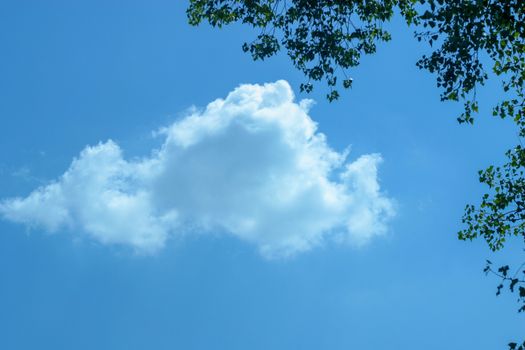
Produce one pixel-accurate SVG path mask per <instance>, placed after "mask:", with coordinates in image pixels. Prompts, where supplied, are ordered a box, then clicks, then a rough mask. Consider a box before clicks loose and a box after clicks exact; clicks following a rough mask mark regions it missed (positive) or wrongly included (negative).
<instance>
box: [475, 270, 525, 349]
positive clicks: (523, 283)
mask: <svg viewBox="0 0 525 350" xmlns="http://www.w3.org/2000/svg"><path fill="white" fill-rule="evenodd" d="M524 267H525V263H523V264H521V266H520V267H519V268H518V269H517V270H516V272H515V273H514V274H513V275H511V274H510V273H509V270H510V267H509V266H508V265H505V266H501V267H499V268H498V269H497V270H495V269H494V268H493V267H492V262H491V261H490V260H487V265H486V266H485V269H484V270H483V271H484V272H485V274H489V273H492V274H494V275H496V276H498V277H499V278H500V279H501V282H500V284H499V285H498V287H497V291H496V295H500V294H501V290H502V289H503V288H504V287H505V285H507V286H508V289H509V290H510V292H511V293H514V292H517V293H518V302H519V303H520V304H521V307H520V308H519V309H518V312H525V279H524V277H525V268H524ZM520 275H521V278H520V277H519V276H520ZM509 349H510V350H525V341H524V342H523V343H521V344H518V343H515V342H511V343H509Z"/></svg>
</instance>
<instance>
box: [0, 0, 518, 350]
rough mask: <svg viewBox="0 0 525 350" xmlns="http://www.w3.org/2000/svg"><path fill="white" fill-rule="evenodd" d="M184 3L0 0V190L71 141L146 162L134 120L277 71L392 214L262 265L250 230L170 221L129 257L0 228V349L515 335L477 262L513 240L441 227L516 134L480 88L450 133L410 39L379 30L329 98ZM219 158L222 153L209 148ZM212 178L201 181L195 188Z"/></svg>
mask: <svg viewBox="0 0 525 350" xmlns="http://www.w3.org/2000/svg"><path fill="white" fill-rule="evenodd" d="M185 8H186V2H185V1H150V2H145V1H126V3H125V4H124V3H122V2H117V1H84V2H81V1H45V2H44V1H9V0H4V1H1V2H0V47H1V55H0V77H1V78H0V96H1V98H0V118H1V128H0V198H1V199H4V200H8V199H9V198H13V197H27V196H28V195H29V194H30V193H32V191H34V190H35V189H37V188H38V187H39V186H45V185H48V184H50V183H52V182H53V181H55V180H57V179H59V178H60V176H61V175H62V174H63V173H64V172H65V171H66V170H67V169H68V168H69V167H70V164H71V162H72V160H73V159H74V158H75V157H77V158H78V157H79V154H80V152H81V151H82V150H83V149H84V148H85V147H86V146H88V145H91V146H95V145H97V144H98V143H99V142H106V141H107V140H108V139H111V140H113V141H114V142H115V143H116V144H118V146H119V147H120V149H122V151H123V154H124V156H123V157H124V158H125V159H126V160H132V159H139V158H140V157H151V151H152V150H153V149H158V148H159V147H160V146H161V144H162V143H163V142H164V141H163V137H165V136H162V135H161V136H157V137H153V136H152V132H153V131H156V130H159V129H160V128H162V127H168V126H170V125H172V123H174V122H175V121H180V120H184V118H185V117H186V116H187V115H188V114H189V113H190V112H188V109H189V108H191V107H192V106H196V107H197V108H201V110H202V108H205V107H206V105H207V104H208V103H210V102H212V101H213V100H215V99H217V98H225V97H226V96H227V95H228V94H229V93H230V92H231V91H233V90H234V89H235V88H236V87H238V86H239V85H240V84H263V83H273V82H275V81H277V80H280V79H284V80H286V81H288V83H289V85H290V86H291V88H292V89H293V90H294V91H295V94H296V101H297V103H298V102H299V101H300V100H301V99H303V98H311V99H313V100H315V101H316V104H314V105H313V106H312V107H311V109H310V111H309V112H308V114H309V116H310V117H311V118H312V119H313V120H314V121H315V122H316V123H317V124H318V132H321V133H323V134H325V136H326V140H327V141H326V142H327V146H326V147H330V148H331V149H333V150H335V151H337V152H339V153H341V152H343V151H344V150H345V149H346V148H347V147H348V146H351V151H350V154H349V155H348V162H350V163H352V162H355V161H356V160H357V159H358V158H359V157H360V156H362V155H367V154H375V153H378V154H381V157H382V159H383V163H381V164H380V165H379V169H378V174H377V178H375V177H374V178H372V180H371V181H372V183H375V181H376V180H377V181H378V183H379V184H380V187H381V191H380V194H379V196H380V197H381V198H388V201H391V203H395V216H394V217H393V218H391V219H389V220H386V221H385V222H386V231H385V232H384V233H383V234H380V235H375V234H374V235H373V237H371V239H368V240H367V242H366V244H363V245H359V246H358V245H356V244H355V242H354V241H351V242H350V244H349V243H348V242H346V243H345V242H342V243H337V242H335V241H334V240H331V239H326V240H325V241H323V243H322V244H314V245H313V246H312V247H310V248H311V249H308V251H305V252H299V253H295V252H294V254H292V256H290V257H287V258H283V257H277V258H273V259H269V257H268V256H267V255H264V254H261V250H260V248H261V244H265V242H266V241H265V240H266V238H264V237H266V236H264V235H265V234H266V233H265V232H267V231H268V232H270V231H271V230H270V229H268V230H266V231H264V232H262V231H261V232H258V233H257V234H258V235H262V236H257V238H256V239H255V240H254V241H252V242H248V241H247V240H246V239H239V238H238V237H239V235H240V234H241V233H242V232H241V233H238V234H237V235H235V234H231V232H230V233H229V232H228V230H226V229H222V230H219V229H217V230H214V229H213V228H212V229H210V228H208V229H206V230H204V229H202V230H201V229H199V228H198V227H197V228H193V229H188V227H186V226H185V227H184V228H180V230H184V231H185V233H184V235H179V234H178V233H177V229H179V228H175V229H174V230H173V231H175V232H174V233H173V232H172V233H170V237H171V238H170V239H167V241H166V242H165V244H164V245H163V246H162V247H160V248H159V249H154V251H153V252H151V251H148V252H147V253H144V252H143V251H140V250H137V249H136V248H137V247H136V245H135V246H133V245H131V246H130V245H129V244H105V243H103V240H102V239H100V237H99V238H98V239H97V238H96V237H91V236H89V235H88V234H86V233H85V232H81V231H82V230H80V229H79V228H78V226H74V225H73V226H72V227H69V228H68V227H66V228H61V229H59V230H58V231H57V232H55V233H54V234H50V233H49V232H48V230H46V227H45V225H44V227H42V226H39V225H36V226H35V225H33V227H31V225H24V224H20V223H14V222H12V221H11V220H7V219H6V220H2V221H0V348H1V349H159V350H160V349H381V348H389V349H421V348H423V349H429V350H430V349H451V350H452V349H465V348H467V349H503V348H505V344H506V343H507V342H509V341H511V340H519V339H520V336H521V335H522V334H523V327H524V326H525V323H524V321H523V318H522V317H520V316H519V315H518V314H517V312H516V310H517V306H518V305H517V304H516V301H515V296H513V295H510V294H507V293H504V294H503V295H502V296H500V297H496V296H495V287H496V285H497V280H496V279H495V278H493V277H490V276H489V277H485V276H484V275H483V273H482V268H483V266H484V262H485V259H486V258H490V259H491V260H493V261H494V263H498V262H501V263H508V262H513V261H516V259H519V256H520V252H519V249H518V247H519V244H515V245H514V247H513V246H512V245H509V247H508V248H506V249H505V250H504V252H503V253H499V254H491V253H490V252H489V250H488V248H487V247H486V246H485V244H484V243H483V242H481V241H479V242H472V243H469V242H460V241H458V240H457V237H456V232H457V231H458V230H459V229H460V228H461V225H460V219H461V215H462V211H463V207H464V205H465V204H466V203H470V202H475V201H476V200H477V199H478V198H479V197H480V194H481V193H483V190H484V188H482V187H481V185H479V184H478V182H477V170H479V169H481V168H484V167H486V166H488V165H490V164H491V163H495V162H498V161H500V162H501V161H503V157H502V155H503V153H504V151H505V150H506V149H507V148H509V147H511V146H513V145H514V144H515V143H516V142H517V141H518V139H517V136H516V133H515V131H514V129H513V128H512V125H511V123H509V122H507V121H501V120H496V119H494V118H492V117H490V116H489V114H490V112H489V111H488V107H489V106H490V105H491V103H492V102H493V101H496V100H497V98H498V94H499V92H498V89H497V87H498V86H497V84H496V83H489V84H488V86H487V87H486V88H485V89H483V90H482V91H479V92H478V96H479V99H480V102H481V110H482V115H481V116H480V117H479V118H478V120H477V122H476V125H474V126H460V125H458V124H457V122H456V120H455V117H456V115H457V114H459V112H460V108H461V106H460V105H459V104H458V105H455V104H452V103H446V104H445V103H441V102H439V97H438V94H439V91H438V90H437V89H436V87H435V82H434V77H432V76H431V75H429V74H428V73H426V72H422V71H419V70H418V69H417V68H416V67H415V62H416V60H417V58H418V57H419V56H420V55H421V54H423V53H424V52H425V50H426V47H424V46H423V45H421V44H418V43H417V42H416V41H415V40H413V39H412V35H411V30H408V29H406V28H405V26H404V24H403V23H397V22H394V23H393V24H392V26H391V30H392V32H393V40H392V42H390V43H388V44H384V45H380V46H379V50H378V53H377V54H376V55H373V56H370V57H366V58H364V59H363V62H362V65H361V66H360V67H359V68H358V69H356V70H354V71H351V72H349V74H350V75H351V76H352V77H353V78H354V88H353V89H352V90H351V91H348V92H345V93H343V94H342V98H341V99H340V101H338V102H335V103H331V104H330V103H328V102H327V101H326V100H325V98H324V95H325V93H326V91H325V90H324V87H323V86H322V85H319V86H317V89H316V90H315V91H314V93H312V94H310V95H308V96H305V95H302V94H300V93H299V92H298V87H299V84H300V83H301V82H303V80H302V79H303V77H302V76H301V74H300V73H298V72H297V71H296V70H295V69H294V68H293V67H292V66H291V64H290V63H289V61H288V59H287V57H286V56H285V55H281V56H278V57H275V58H272V59H269V60H267V61H265V62H262V63H261V62H253V61H252V60H251V58H250V57H249V56H248V55H246V54H244V53H242V51H241V44H242V43H243V42H244V41H245V40H250V38H252V37H253V33H252V32H250V30H249V29H248V28H246V27H240V26H232V27H228V28H223V29H221V30H217V29H212V28H209V27H208V26H201V27H197V28H193V27H190V26H189V25H187V23H186V17H185ZM279 130H280V129H279ZM239 139H240V140H245V142H247V143H248V144H249V143H250V141H249V140H248V141H246V139H243V138H239ZM234 140H237V139H234ZM268 142H269V143H268V144H269V145H273V144H272V143H271V142H273V141H271V140H270V141H268ZM248 144H246V145H245V144H243V143H242V142H240V141H239V142H238V144H237V143H235V144H234V145H233V147H234V148H235V149H241V150H242V149H246V150H247V151H246V152H247V155H245V157H244V158H243V159H245V160H246V159H248V160H250V159H251V160H254V161H253V162H247V164H241V165H239V169H243V170H246V171H248V172H249V171H250V169H251V167H256V166H257V165H256V164H258V162H259V158H257V157H258V156H257V155H251V154H250V153H249V152H250V151H251V150H252V148H250V147H251V146H249V145H248ZM262 145H265V144H264V143H263V144H262ZM252 146H253V145H252ZM263 149H264V148H263ZM279 154H280V153H279V152H276V154H275V157H276V158H275V159H279ZM272 155H273V154H272V153H271V154H270V157H269V160H267V161H268V162H269V163H268V164H272V160H273V158H272ZM221 157H228V154H223V155H222V154H221V153H220V152H217V153H216V154H215V158H214V159H216V160H217V161H218V162H219V163H220V160H221V159H222V158H221ZM250 157H251V158H250ZM140 159H144V158H140ZM189 159H191V157H190V158H189ZM276 161H277V160H276ZM177 166H185V164H184V163H179V164H178V165H177ZM212 169H213V168H212ZM254 169H258V168H254ZM189 176H190V177H191V174H190V175H189ZM213 176H214V174H211V173H210V174H209V179H210V180H209V181H210V184H206V183H205V181H206V180H202V179H200V180H199V181H204V183H202V184H203V186H211V187H210V188H211V190H210V191H211V193H215V192H213V188H214V186H215V185H214V182H213V181H214V180H213ZM232 176H234V174H232ZM334 176H335V175H334ZM334 179H335V177H334V178H330V179H329V180H330V181H337V180H334ZM81 185H82V184H78V186H80V187H81ZM217 186H222V184H218V185H217ZM221 188H222V187H221ZM163 190H164V189H161V191H163ZM230 190H231V194H232V196H233V195H234V194H235V193H236V191H235V188H230ZM166 191H167V192H168V193H169V191H170V189H169V188H167V189H166ZM239 191H240V193H242V189H239ZM348 191H350V192H351V190H348ZM94 194H95V195H96V192H95V193H94ZM221 194H222V195H223V196H224V197H223V198H224V201H225V202H228V198H229V197H228V196H229V193H226V192H224V193H223V192H221ZM240 198H244V197H242V196H241V197H240ZM244 199H246V198H244ZM4 203H6V202H5V201H4ZM95 203H96V201H95ZM217 203H219V204H221V203H222V202H221V201H220V200H218V201H217ZM84 204H85V207H86V208H90V206H91V205H93V203H92V202H90V201H89V200H86V202H85V203H84ZM183 204H184V203H182V204H180V203H179V205H183ZM314 204H315V203H314ZM250 205H252V204H251V203H248V202H247V203H246V205H245V206H248V207H249V206H250ZM240 206H241V207H243V206H244V203H242V202H241V203H240ZM270 206H271V205H270ZM228 208H231V206H227V205H226V209H228ZM312 208H314V209H316V208H317V207H315V206H312ZM323 208H324V207H323ZM44 209H45V208H44ZM48 209H49V210H50V211H53V207H51V206H50V207H48ZM179 209H180V210H182V211H183V210H184V208H182V207H180V208H179ZM263 209H264V210H267V211H268V212H272V213H273V211H272V210H273V209H272V208H270V209H268V208H267V207H264V208H263ZM38 210H43V209H42V208H37V209H35V212H36V211H38ZM261 210H262V209H261ZM345 210H348V211H349V212H352V210H353V209H352V208H350V209H348V208H346V207H345V209H344V210H343V212H344V214H346V213H347V212H346V211H345ZM44 212H45V211H44ZM277 212H278V210H277ZM196 213H197V214H198V211H196ZM4 214H5V213H4ZM194 214H195V213H194ZM197 214H196V215H197ZM269 218H270V219H271V217H270V216H264V217H263V219H261V220H262V222H263V223H264V224H265V225H267V226H265V227H269V228H272V227H274V228H275V229H276V230H277V231H278V230H279V227H283V226H282V225H288V223H287V221H286V216H284V218H283V217H280V220H281V221H277V222H272V220H270V219H269ZM379 219H381V218H379ZM379 219H378V220H379ZM31 220H32V221H33V222H37V223H38V220H36V219H35V218H31V217H29V219H27V218H26V220H25V222H26V224H27V223H29V222H30V221H31ZM85 220H89V218H88V219H85ZM93 220H94V221H95V222H96V220H97V218H96V217H95V218H94V219H93ZM217 220H219V219H217ZM265 220H266V221H265ZM290 220H292V221H293V218H290ZM312 220H314V219H312ZM268 221H269V222H268ZM296 222H297V220H296V221H294V223H292V224H290V225H291V226H290V227H292V228H293V227H294V225H295V223H296ZM84 225H85V222H84ZM109 226H110V227H111V225H109ZM212 226H213V225H212ZM219 231H220V232H219ZM109 234H111V232H110V233H109ZM293 234H297V233H293ZM261 237H262V238H261ZM272 242H273V241H272ZM352 242H353V243H352ZM515 243H519V242H515ZM272 244H273V243H272ZM294 247H295V246H294Z"/></svg>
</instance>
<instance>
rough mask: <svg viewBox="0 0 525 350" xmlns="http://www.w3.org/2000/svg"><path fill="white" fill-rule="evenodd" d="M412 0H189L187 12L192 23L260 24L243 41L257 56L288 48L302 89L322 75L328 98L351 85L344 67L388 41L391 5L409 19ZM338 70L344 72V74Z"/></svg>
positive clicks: (346, 67) (218, 25) (349, 66)
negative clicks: (304, 79)
mask: <svg viewBox="0 0 525 350" xmlns="http://www.w3.org/2000/svg"><path fill="white" fill-rule="evenodd" d="M414 3H415V1H414V0H382V1H381V0H371V1H347V0H293V1H290V0H259V1H256V0H191V1H190V6H189V8H188V11H187V13H188V18H189V22H190V24H192V25H197V24H199V23H201V22H202V21H203V20H207V21H208V22H209V23H210V24H211V25H212V26H217V27H221V26H223V25H226V24H230V23H232V22H238V21H239V22H242V23H245V24H248V25H251V26H252V27H254V28H258V29H260V34H259V35H258V36H257V38H256V39H255V40H254V41H252V42H250V43H244V45H243V46H242V48H243V50H244V51H245V52H249V53H250V54H251V55H252V57H253V58H254V59H255V60H264V59H266V58H268V57H270V56H273V55H275V54H276V53H277V52H278V51H279V50H280V49H281V48H285V49H286V50H287V52H288V55H289V57H290V58H291V60H292V62H293V64H294V65H295V67H297V68H298V69H299V70H301V71H302V72H303V73H304V74H305V76H306V77H307V79H308V80H307V82H305V83H303V84H301V87H300V88H301V91H305V92H310V91H312V89H313V87H314V85H313V82H315V81H320V80H325V81H326V83H327V85H328V87H329V89H330V92H329V93H328V95H327V98H328V100H330V101H333V100H335V99H337V98H338V97H339V92H338V90H337V89H336V86H340V85H341V84H339V83H338V81H339V80H342V86H343V88H350V87H351V86H352V79H351V78H349V77H348V76H347V75H346V71H345V70H346V69H348V68H351V67H355V66H357V65H359V62H360V59H361V56H362V55H366V54H373V53H375V52H376V49H377V43H378V42H384V41H389V40H390V39H391V35H390V33H388V32H387V31H386V30H385V29H383V24H384V23H385V22H388V21H389V20H390V19H391V18H392V16H393V14H394V11H395V9H396V8H397V9H399V10H400V11H401V13H402V14H403V16H404V17H405V18H406V20H407V21H408V22H409V23H410V22H411V21H412V20H413V18H414V16H415V14H416V13H415V10H414V8H413V5H414ZM341 75H342V76H343V77H342V79H338V77H339V78H341Z"/></svg>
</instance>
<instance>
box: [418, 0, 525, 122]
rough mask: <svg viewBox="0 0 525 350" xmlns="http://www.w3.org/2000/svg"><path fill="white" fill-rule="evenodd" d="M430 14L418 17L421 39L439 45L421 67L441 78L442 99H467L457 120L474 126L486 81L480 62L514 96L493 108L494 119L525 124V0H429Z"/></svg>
mask: <svg viewBox="0 0 525 350" xmlns="http://www.w3.org/2000/svg"><path fill="white" fill-rule="evenodd" d="M424 3H425V4H426V5H425V8H426V10H425V11H424V12H423V13H422V14H421V15H418V16H417V17H416V22H417V24H419V25H421V26H422V27H423V28H424V30H423V31H421V32H418V33H416V38H417V39H418V40H420V41H421V40H427V41H428V42H429V44H430V45H431V46H432V44H433V43H434V42H436V41H437V42H440V43H441V45H440V47H438V48H437V49H436V50H435V51H434V52H432V54H431V55H429V56H423V58H422V59H421V60H419V62H418V63H417V65H418V66H419V67H420V68H423V69H427V70H429V71H430V72H432V73H436V74H437V85H438V87H440V88H442V89H443V91H442V93H441V99H442V100H453V101H458V100H463V101H464V103H465V108H464V112H463V113H462V114H461V115H460V117H459V118H458V121H459V122H467V123H472V122H473V121H474V118H473V112H477V111H478V103H477V101H476V88H477V86H478V85H483V84H484V82H485V81H486V79H487V78H488V74H487V71H486V70H485V67H484V66H483V64H482V62H481V61H482V58H485V57H486V58H487V60H486V61H487V62H489V63H490V64H492V72H493V73H495V74H496V75H497V76H500V77H502V78H503V90H504V91H505V93H506V95H507V96H508V97H510V98H508V99H505V100H503V101H502V102H501V103H500V104H498V105H497V106H496V107H495V108H494V109H493V114H494V115H499V116H500V117H502V118H505V117H507V116H510V117H512V118H514V120H515V122H516V123H518V125H520V126H521V127H522V130H525V129H523V127H524V126H525V124H524V121H523V116H524V112H525V110H524V104H523V101H524V94H523V92H524V91H523V82H524V79H525V73H524V72H525V60H524V58H525V56H524V55H525V1H522V0H459V1H447V0H427V1H424Z"/></svg>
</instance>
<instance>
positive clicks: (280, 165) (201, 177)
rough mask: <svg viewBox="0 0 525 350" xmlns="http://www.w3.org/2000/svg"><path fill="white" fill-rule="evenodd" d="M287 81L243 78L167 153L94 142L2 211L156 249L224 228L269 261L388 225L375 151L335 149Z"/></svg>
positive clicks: (193, 118)
mask: <svg viewBox="0 0 525 350" xmlns="http://www.w3.org/2000/svg"><path fill="white" fill-rule="evenodd" d="M309 105H310V104H309V103H308V101H307V100H304V101H301V102H300V103H296V102H295V101H294V95H293V92H292V90H291V89H290V86H289V85H288V83H287V82H285V81H278V82H276V83H273V84H265V85H241V86H240V87H238V88H237V89H235V90H234V91H232V92H231V93H230V94H229V95H228V96H227V97H226V99H217V100H215V101H213V102H211V103H210V104H209V105H208V106H207V107H206V109H204V110H202V111H198V110H193V111H192V112H191V113H190V114H189V115H187V116H186V117H184V118H182V119H181V120H179V121H177V122H175V123H173V124H172V125H170V126H168V127H165V128H163V129H162V131H161V132H160V136H162V137H164V138H165V140H164V142H163V145H162V146H161V148H160V149H157V150H154V151H153V152H152V153H151V156H149V157H147V158H143V159H140V160H125V159H124V157H123V155H122V150H121V149H120V147H119V146H118V145H117V144H115V143H114V142H113V141H111V140H110V141H107V142H104V143H99V144H98V145H96V146H92V147H86V148H85V149H84V150H83V151H82V152H81V153H80V155H79V156H78V158H76V159H74V160H73V162H72V164H71V166H70V167H69V169H68V170H67V171H66V172H65V173H64V174H63V175H62V176H61V177H60V178H59V179H57V180H56V181H55V182H53V183H51V184H48V185H46V186H43V187H40V188H38V189H36V190H35V191H33V192H32V193H31V194H29V195H28V196H27V197H24V198H22V197H21V198H12V199H6V200H4V201H2V202H1V203H0V213H1V214H2V216H3V217H4V218H5V219H8V220H11V221H14V222H19V223H23V224H26V225H28V226H31V227H40V228H44V229H45V230H47V231H51V232H55V231H59V230H68V231H72V232H75V233H78V234H83V235H88V236H90V237H91V238H92V239H94V240H97V241H99V242H102V243H104V244H121V245H129V246H132V247H134V248H135V249H137V250H138V251H141V252H145V253H153V252H155V251H157V250H158V249H160V248H162V247H163V246H164V245H165V242H166V241H167V240H168V239H169V238H170V237H172V236H178V235H185V234H194V233H203V232H217V231H220V232H223V233H227V234H230V235H233V236H235V237H238V238H239V239H242V240H244V241H247V242H250V243H252V244H255V245H257V247H258V248H259V250H260V251H261V253H262V254H263V255H265V256H266V257H283V256H291V255H294V254H297V253H299V252H303V251H307V250H309V249H312V248H313V247H315V246H317V245H319V244H321V243H322V242H323V241H326V240H327V239H334V241H337V242H346V243H351V244H358V245H359V244H364V243H366V242H367V241H368V240H370V239H371V238H372V237H373V236H375V235H380V234H383V233H384V232H386V230H387V226H386V225H387V222H388V220H389V219H390V218H391V217H392V216H393V214H394V209H393V203H392V201H391V200H390V199H389V198H387V197H386V196H385V195H384V194H382V192H381V190H380V187H379V184H378V178H377V167H378V165H379V163H380V162H381V157H380V155H378V154H369V155H364V156H361V157H360V158H358V159H357V160H355V161H354V162H347V161H346V154H344V153H339V152H336V151H334V150H333V149H331V148H330V147H329V146H328V144H327V142H326V137H325V135H323V134H322V133H319V132H317V127H316V124H315V123H314V122H313V121H312V119H311V118H310V117H309V116H308V106H309Z"/></svg>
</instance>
